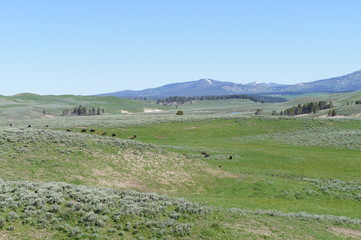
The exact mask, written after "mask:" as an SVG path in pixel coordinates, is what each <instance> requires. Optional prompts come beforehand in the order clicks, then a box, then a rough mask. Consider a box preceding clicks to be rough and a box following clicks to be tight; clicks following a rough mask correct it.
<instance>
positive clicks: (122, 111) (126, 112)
mask: <svg viewBox="0 0 361 240" xmlns="http://www.w3.org/2000/svg"><path fill="white" fill-rule="evenodd" d="M119 112H120V113H125V114H130V112H129V111H126V110H120V111H119Z"/></svg>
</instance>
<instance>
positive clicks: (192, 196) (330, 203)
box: [0, 95, 361, 239]
mask: <svg viewBox="0 0 361 240" xmlns="http://www.w3.org/2000/svg"><path fill="white" fill-rule="evenodd" d="M350 96H351V95H350ZM352 97H354V98H357V96H355V95H352ZM14 98H16V99H14ZM59 98H62V100H61V101H63V102H61V103H59V101H60V100H59V99H57V96H46V97H41V96H34V95H20V96H16V97H12V98H9V97H0V110H1V111H3V112H4V111H5V112H6V113H7V114H8V115H6V117H5V118H9V116H12V117H14V118H15V116H22V117H26V116H25V115H22V114H24V113H25V112H26V113H27V114H28V115H29V116H28V117H29V119H26V118H25V119H17V120H11V121H1V122H0V125H1V127H0V162H1V168H0V178H2V179H4V181H5V182H9V181H12V180H26V181H31V182H38V183H41V184H43V183H44V184H47V183H48V182H57V183H59V182H65V183H70V184H75V185H76V186H79V187H80V188H82V187H84V186H91V187H96V188H97V189H100V190H99V192H103V191H108V190H104V189H105V188H106V189H109V188H110V189H133V190H137V191H141V192H157V193H159V194H167V195H168V196H172V197H175V198H177V197H184V198H187V199H188V200H191V201H195V202H201V203H207V204H208V206H209V207H211V208H212V209H213V211H212V213H208V214H206V215H201V216H198V215H192V214H189V215H187V216H186V217H185V218H182V219H181V223H192V224H193V227H192V230H191V231H190V232H189V233H188V234H186V235H185V236H177V235H172V234H168V235H167V234H166V235H165V236H166V237H165V238H164V239H180V238H181V239H200V238H203V239H344V236H342V235H341V234H342V233H341V232H342V231H343V230H342V229H343V228H346V229H350V228H355V229H360V225H359V224H355V223H353V224H351V223H350V221H351V220H350V218H352V219H361V215H360V213H361V205H360V201H361V177H360V176H361V169H360V168H359V166H360V161H361V160H360V159H361V151H360V150H361V149H360V146H361V139H360V135H361V130H360V129H361V121H360V119H357V118H354V119H351V118H350V119H349V118H344V119H316V118H280V117H252V118H251V117H249V116H247V115H252V116H253V115H254V113H253V112H252V111H253V110H254V109H256V108H259V107H264V109H265V112H266V113H267V112H270V111H272V109H283V108H285V107H286V106H288V105H291V104H296V103H297V101H299V102H302V101H309V99H310V98H308V99H307V98H304V99H298V100H293V101H292V102H288V103H281V104H270V105H267V104H260V103H253V102H251V101H245V100H240V101H239V100H227V101H216V102H213V101H202V102H199V103H194V104H189V105H184V106H178V109H182V110H184V111H185V115H184V116H175V112H176V111H177V109H175V108H174V107H170V108H171V110H169V108H168V107H165V108H164V109H165V110H167V109H168V110H169V111H165V112H162V113H161V114H159V113H157V114H132V115H125V114H124V115H103V116H91V117H59V118H54V119H34V118H32V117H39V115H37V114H38V113H32V112H31V111H33V110H34V109H38V110H39V111H42V107H45V106H48V107H49V106H51V107H49V109H57V108H58V109H61V108H62V107H63V106H74V104H75V102H79V101H82V104H84V105H86V104H90V105H91V106H93V105H95V104H99V105H98V106H100V107H102V106H105V108H106V109H108V108H109V109H110V111H114V112H117V111H119V109H122V110H127V109H126V107H127V106H128V107H129V108H128V109H129V110H131V111H134V112H136V111H138V110H139V111H140V112H142V111H143V110H144V108H148V107H149V108H159V107H158V106H157V105H156V106H155V105H152V103H148V102H135V101H131V100H119V99H110V98H108V97H99V98H98V97H74V96H66V97H59ZM50 99H52V100H51V101H53V103H51V104H54V105H51V104H50V105H49V103H50V102H51V101H50ZM342 99H343V100H344V99H346V97H345V95H342ZM343 100H342V101H343ZM102 101H103V102H102ZM128 101H129V102H128ZM25 102H29V105H26V104H24V103H25ZM128 103H129V105H127V104H128ZM42 104H44V105H42ZM101 104H104V105H101ZM337 104H339V103H338V102H337V103H336V105H337ZM11 106H14V107H11ZM15 106H18V107H15ZM106 106H108V107H106ZM338 107H339V108H342V107H343V106H341V105H338ZM172 108H173V109H172ZM137 109H138V110H137ZM344 110H346V109H344ZM232 112H242V113H239V114H228V113H232ZM32 114H33V115H34V116H33V115H32ZM41 114H42V113H41ZM9 123H12V124H13V127H9ZM28 124H31V125H32V127H31V128H27V125H28ZM45 125H49V127H45ZM84 128H86V129H87V130H88V131H87V132H86V133H81V132H80V131H81V130H82V129H84ZM91 128H93V129H95V130H96V131H95V132H94V133H89V129H91ZM65 129H70V130H71V131H72V132H70V133H69V132H66V131H65ZM103 132H106V133H107V135H105V136H101V133H103ZM112 133H114V134H116V137H111V134H112ZM133 135H137V137H136V139H135V141H130V140H129V138H130V137H131V136H133ZM201 151H206V152H207V153H208V154H209V155H210V157H209V158H204V156H203V155H202V154H201ZM230 156H232V159H229V158H230ZM11 186H14V184H13V183H12V185H11ZM76 186H74V188H76ZM4 189H6V188H0V191H1V190H4ZM11 192H12V191H8V192H7V193H11ZM95 192H98V190H96V191H95ZM34 194H35V193H34ZM36 194H38V196H40V195H41V194H42V191H37V192H36ZM4 196H5V195H1V192H0V220H1V219H3V218H4V219H7V216H8V214H9V212H10V211H16V212H17V213H18V214H19V215H22V214H24V212H23V207H19V208H17V207H13V208H11V207H10V209H9V208H6V209H5V208H3V207H2V206H4V204H3V205H2V203H1V201H3V200H4V199H5V198H4ZM94 197H95V196H94ZM70 198H72V196H70ZM67 200H68V201H70V200H71V199H67ZM6 202H7V201H6ZM10 202H11V201H10ZM47 207H48V206H47ZM62 207H64V208H62V209H64V211H65V212H67V213H68V215H64V217H68V218H69V219H68V220H65V221H64V222H66V223H67V224H69V225H70V228H67V227H65V228H64V227H63V228H59V229H60V230H59V229H55V228H54V227H53V226H52V225H51V224H50V225H49V226H47V227H45V228H43V229H41V230H39V229H38V227H37V226H38V225H37V222H36V223H30V224H28V223H23V220H24V219H23V218H21V217H20V218H19V219H17V220H16V221H14V222H11V221H7V222H6V225H5V227H3V229H1V230H0V239H2V238H4V239H33V238H35V239H36V238H38V239H46V238H48V239H49V238H51V239H64V238H69V236H73V235H71V234H73V233H74V232H73V233H72V231H71V230H74V229H75V230H76V229H77V228H80V229H81V231H82V232H83V233H84V234H85V235H84V236H83V237H82V238H83V239H89V238H90V239H96V236H95V235H94V232H92V231H93V230H91V229H88V228H86V226H83V225H82V223H80V222H79V219H80V217H79V216H76V214H75V215H74V214H70V213H69V211H68V210H67V208H66V207H65V206H64V205H62ZM233 208H237V209H240V210H234V209H233ZM227 209H230V210H227ZM231 209H233V210H231ZM42 210H44V211H46V208H44V209H42ZM88 210H89V209H88ZM168 210H171V209H168ZM268 210H271V211H268ZM81 214H84V213H81ZM168 214H169V212H167V211H166V213H165V215H168ZM312 214H314V215H312ZM105 215H106V216H107V217H108V218H109V222H107V224H106V225H105V226H106V227H105V228H101V229H98V230H97V232H96V234H97V235H98V236H99V237H100V238H101V239H118V238H119V237H122V236H119V235H118V234H119V233H120V231H122V232H123V230H124V226H122V228H121V229H117V230H116V232H117V233H116V234H115V235H113V234H110V233H108V229H110V228H113V227H114V226H113V225H112V224H113V223H112V222H111V219H112V215H111V213H105ZM327 215H332V216H327ZM39 216H40V217H39V219H42V218H43V217H42V216H43V215H39ZM342 216H345V217H346V218H344V217H342ZM166 218H167V216H164V215H163V216H161V217H160V218H159V219H158V220H159V221H163V220H164V219H166ZM36 219H37V218H36ZM63 220H64V219H60V221H63ZM138 220H139V216H135V215H134V216H131V217H129V218H128V220H127V221H130V222H132V224H133V223H136V222H137V221H138ZM143 220H144V219H143ZM146 220H147V221H148V220H152V219H146ZM153 220H154V219H153ZM158 220H157V221H158ZM34 221H35V220H34ZM36 221H38V220H36ZM124 221H126V219H125V220H124ZM345 221H346V222H349V223H345ZM356 221H359V220H356ZM112 226H113V227H112ZM9 227H14V229H15V230H14V231H11V228H9ZM118 227H119V226H118ZM75 230H74V231H75ZM113 230H114V229H112V230H111V231H113ZM138 230H139V231H138ZM138 230H136V231H135V229H132V230H131V231H125V233H122V234H123V235H124V236H123V237H124V238H125V239H133V238H134V237H135V235H136V236H138V237H142V236H143V237H145V238H146V239H147V237H149V236H151V235H152V234H154V232H153V233H152V231H151V230H150V229H147V228H143V227H142V228H140V229H138ZM33 232H36V233H37V234H36V235H35V236H33ZM134 232H135V233H134ZM75 233H76V231H75ZM75 233H74V234H75ZM133 233H134V235H133ZM344 234H345V233H344ZM152 236H154V235H152ZM346 236H347V237H349V239H351V236H352V235H350V234H347V233H346ZM79 238H80V239H81V237H79Z"/></svg>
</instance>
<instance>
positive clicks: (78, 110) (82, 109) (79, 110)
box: [63, 105, 105, 116]
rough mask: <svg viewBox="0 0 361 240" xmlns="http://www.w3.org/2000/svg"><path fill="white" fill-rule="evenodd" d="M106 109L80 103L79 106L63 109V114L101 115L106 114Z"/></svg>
mask: <svg viewBox="0 0 361 240" xmlns="http://www.w3.org/2000/svg"><path fill="white" fill-rule="evenodd" d="M104 113H105V110H104V108H102V109H101V108H99V107H98V108H95V107H89V108H87V107H86V106H82V105H79V106H77V107H74V108H73V110H72V111H71V110H69V109H64V110H63V116H68V115H78V116H92V115H101V114H104Z"/></svg>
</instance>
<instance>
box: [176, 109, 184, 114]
mask: <svg viewBox="0 0 361 240" xmlns="http://www.w3.org/2000/svg"><path fill="white" fill-rule="evenodd" d="M175 115H184V112H183V111H182V110H178V112H177V113H176V114H175Z"/></svg>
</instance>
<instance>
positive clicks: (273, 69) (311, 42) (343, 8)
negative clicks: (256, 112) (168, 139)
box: [0, 0, 361, 95]
mask: <svg viewBox="0 0 361 240" xmlns="http://www.w3.org/2000/svg"><path fill="white" fill-rule="evenodd" d="M360 10H361V1H359V0H354V1H352V0H344V1H340V0H313V1H312V0H287V1H286V0H283V1H282V0H272V1H271V0H252V1H251V0H248V1H246V0H238V1H237V0H222V1H221V0H217V1H215V0H152V1H150V0H124V1H122V0H97V1H95V0H57V1H56V0H54V1H48V0H43V1H41V0H2V1H0V83H1V88H0V94H1V95H12V94H16V93H21V92H33V93H38V94H80V95H88V94H97V93H105V92H114V91H119V90H126V89H132V90H138V89H144V88H150V87H158V86H161V85H164V84H168V83H174V82H184V81H192V80H197V79H200V78H212V79H216V80H221V81H232V82H236V83H247V82H252V81H262V82H277V83H299V82H308V81H314V80H319V79H324V78H329V77H334V76H339V75H343V74H347V73H350V72H353V71H356V70H360V69H361V63H360V60H361V29H360V28H361V14H360Z"/></svg>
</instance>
